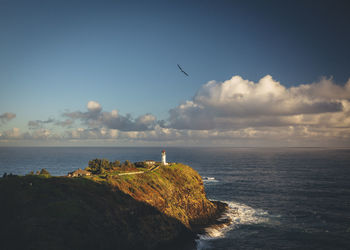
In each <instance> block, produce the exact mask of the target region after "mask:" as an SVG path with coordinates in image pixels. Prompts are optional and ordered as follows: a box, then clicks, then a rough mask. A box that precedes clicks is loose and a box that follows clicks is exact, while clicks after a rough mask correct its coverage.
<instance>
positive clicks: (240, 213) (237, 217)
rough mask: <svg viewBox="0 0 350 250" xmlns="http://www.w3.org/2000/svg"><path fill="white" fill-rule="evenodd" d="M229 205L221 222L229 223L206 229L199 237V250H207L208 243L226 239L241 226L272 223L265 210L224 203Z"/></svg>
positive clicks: (231, 202)
mask: <svg viewBox="0 0 350 250" xmlns="http://www.w3.org/2000/svg"><path fill="white" fill-rule="evenodd" d="M223 202H225V203H227V204H228V209H227V210H226V212H225V213H224V214H223V215H222V216H221V218H220V219H219V221H229V223H222V224H220V223H219V224H218V225H213V226H210V227H208V228H206V229H205V233H204V234H201V235H199V239H198V240H197V249H198V250H199V249H205V248H206V247H205V246H206V242H207V241H209V240H214V239H218V238H223V237H225V234H226V233H227V232H228V231H230V230H233V229H235V228H237V227H239V226H240V225H252V224H263V223H269V222H270V218H271V216H270V214H269V213H268V212H267V211H265V210H263V209H254V208H252V207H250V206H248V205H245V204H242V203H238V202H233V201H223Z"/></svg>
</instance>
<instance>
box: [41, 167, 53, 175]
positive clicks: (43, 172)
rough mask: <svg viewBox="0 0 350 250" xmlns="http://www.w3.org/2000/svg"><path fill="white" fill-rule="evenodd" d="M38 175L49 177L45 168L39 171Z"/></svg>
mask: <svg viewBox="0 0 350 250" xmlns="http://www.w3.org/2000/svg"><path fill="white" fill-rule="evenodd" d="M40 175H51V174H50V173H49V171H47V170H46V169H45V168H43V169H42V170H41V171H40Z"/></svg>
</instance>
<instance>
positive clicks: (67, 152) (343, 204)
mask: <svg viewBox="0 0 350 250" xmlns="http://www.w3.org/2000/svg"><path fill="white" fill-rule="evenodd" d="M161 149H163V148H157V147H151V148H150V147H129V148H127V147H125V148H123V147H115V148H111V147H106V148H104V147H56V148H55V147H45V148H41V147H28V148H17V147H13V148H4V147H2V148H0V174H1V175H2V174H3V173H5V172H6V173H13V174H20V175H24V174H27V173H29V172H30V171H34V172H35V171H38V170H40V169H42V168H45V169H47V170H48V171H49V172H50V173H51V174H52V175H66V174H67V173H68V172H70V171H72V170H75V169H77V168H85V167H86V166H87V164H88V161H89V160H91V159H94V158H106V159H108V160H111V161H114V160H120V161H125V160H130V161H142V160H160V152H161ZM165 150H166V151H167V160H168V161H169V162H181V163H184V164H188V165H190V166H191V167H193V168H194V169H195V170H197V171H198V172H199V174H200V175H201V176H202V177H204V179H205V180H204V185H205V189H206V193H207V196H208V198H209V199H212V200H220V201H224V202H227V203H228V204H229V207H230V209H229V211H228V212H227V213H226V214H225V215H224V216H226V217H230V218H231V219H232V224H230V225H228V226H227V227H224V228H219V229H218V228H207V234H206V235H201V236H200V237H199V239H198V240H197V249H227V250H228V249H350V149H328V148H228V147H224V148H188V147H186V148H175V147H174V148H165Z"/></svg>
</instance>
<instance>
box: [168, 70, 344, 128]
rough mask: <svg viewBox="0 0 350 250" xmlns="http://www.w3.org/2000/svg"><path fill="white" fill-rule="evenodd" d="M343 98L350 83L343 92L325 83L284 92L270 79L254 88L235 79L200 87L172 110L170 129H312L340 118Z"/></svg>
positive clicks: (287, 89)
mask: <svg viewBox="0 0 350 250" xmlns="http://www.w3.org/2000/svg"><path fill="white" fill-rule="evenodd" d="M333 89H334V91H333ZM346 98H350V81H349V82H348V83H347V84H346V85H345V86H344V87H341V86H338V85H336V84H334V83H333V82H332V80H329V79H328V80H327V79H323V80H322V81H321V82H320V83H314V84H309V85H300V86H298V87H291V88H286V87H285V86H283V85H281V84H280V83H279V82H277V81H275V80H273V78H272V77H271V76H269V75H267V76H265V77H263V78H262V79H260V81H259V82H257V83H254V82H251V81H248V80H244V79H243V78H242V77H240V76H234V77H232V78H231V79H229V80H227V81H224V82H216V81H210V82H208V83H207V84H205V85H203V86H202V87H201V88H200V90H199V91H198V92H197V93H196V95H195V96H194V97H193V99H192V100H190V101H187V102H185V103H184V104H181V105H179V106H178V107H176V108H174V109H172V110H170V119H169V123H168V126H169V127H172V128H177V129H195V130H196V129H199V130H205V129H239V128H244V127H266V126H269V127H276V126H287V125H304V124H310V123H311V124H315V125H316V123H317V121H319V118H320V117H322V116H332V118H333V119H334V118H335V117H337V116H340V117H341V116H344V114H345V112H346V110H347V108H346V107H347V106H348V101H347V100H346ZM340 117H338V118H340ZM343 120H344V119H343ZM337 122H339V121H338V120H337ZM347 125H349V124H347Z"/></svg>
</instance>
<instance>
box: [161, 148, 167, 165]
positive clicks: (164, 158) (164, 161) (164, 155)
mask: <svg viewBox="0 0 350 250" xmlns="http://www.w3.org/2000/svg"><path fill="white" fill-rule="evenodd" d="M162 165H165V166H166V165H168V163H167V162H166V154H165V150H162Z"/></svg>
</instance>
